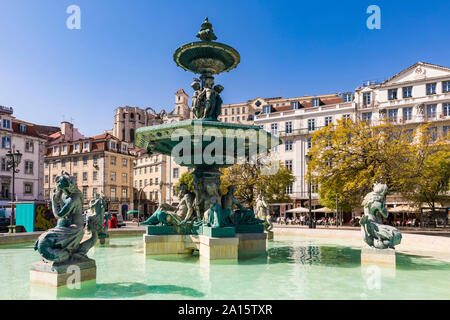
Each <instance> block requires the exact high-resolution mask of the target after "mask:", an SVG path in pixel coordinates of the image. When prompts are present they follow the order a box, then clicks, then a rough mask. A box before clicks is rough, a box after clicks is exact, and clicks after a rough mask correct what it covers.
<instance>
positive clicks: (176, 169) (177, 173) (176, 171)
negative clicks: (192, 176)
mask: <svg viewBox="0 0 450 320" xmlns="http://www.w3.org/2000/svg"><path fill="white" fill-rule="evenodd" d="M178 171H179V170H178V168H173V178H174V179H178V177H179V172H178Z"/></svg>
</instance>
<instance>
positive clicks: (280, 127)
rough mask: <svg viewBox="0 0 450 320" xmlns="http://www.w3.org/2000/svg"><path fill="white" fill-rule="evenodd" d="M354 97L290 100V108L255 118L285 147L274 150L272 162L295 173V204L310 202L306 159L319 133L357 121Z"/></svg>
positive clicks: (315, 196)
mask: <svg viewBox="0 0 450 320" xmlns="http://www.w3.org/2000/svg"><path fill="white" fill-rule="evenodd" d="M351 101H352V94H351V93H346V94H343V95H340V94H328V95H321V96H314V97H312V96H308V97H300V98H296V99H295V100H292V99H290V100H289V104H288V105H284V106H279V107H276V106H275V107H274V108H266V109H265V110H264V111H263V112H262V113H261V114H259V115H257V116H256V117H255V125H257V126H259V127H261V128H262V129H264V130H265V131H267V132H270V133H271V134H273V135H275V136H278V137H279V138H280V139H281V140H282V141H283V143H282V144H281V145H279V146H277V147H275V148H273V149H272V150H271V154H270V157H271V160H274V161H281V163H282V164H284V165H285V166H286V167H287V168H289V169H290V170H292V173H293V175H294V176H295V179H296V180H295V182H294V183H293V185H292V186H290V187H288V190H287V193H288V194H289V195H290V197H291V199H292V202H293V203H297V204H299V205H305V203H306V201H309V189H308V184H307V183H306V181H305V177H306V168H307V165H306V155H307V153H308V150H309V149H310V148H311V146H312V142H311V135H312V133H313V132H315V131H316V130H319V129H320V128H323V127H325V126H328V125H332V124H333V123H336V121H337V120H339V119H343V118H345V119H353V120H354V119H355V110H354V106H353V104H352V102H351ZM312 199H313V205H317V203H318V201H317V200H318V194H317V185H315V184H314V183H313V184H312Z"/></svg>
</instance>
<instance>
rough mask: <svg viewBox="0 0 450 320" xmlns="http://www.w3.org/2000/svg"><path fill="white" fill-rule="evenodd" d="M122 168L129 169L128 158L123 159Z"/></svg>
mask: <svg viewBox="0 0 450 320" xmlns="http://www.w3.org/2000/svg"><path fill="white" fill-rule="evenodd" d="M122 167H125V168H126V167H128V159H126V158H123V159H122Z"/></svg>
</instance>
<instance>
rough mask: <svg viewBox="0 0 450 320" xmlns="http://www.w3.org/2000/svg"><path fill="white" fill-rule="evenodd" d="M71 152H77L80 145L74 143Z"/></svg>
mask: <svg viewBox="0 0 450 320" xmlns="http://www.w3.org/2000/svg"><path fill="white" fill-rule="evenodd" d="M73 150H74V151H79V150H80V144H79V143H75V144H74V146H73Z"/></svg>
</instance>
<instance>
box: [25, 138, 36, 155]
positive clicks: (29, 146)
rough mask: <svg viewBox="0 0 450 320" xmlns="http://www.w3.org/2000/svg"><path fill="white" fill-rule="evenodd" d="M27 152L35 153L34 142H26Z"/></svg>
mask: <svg viewBox="0 0 450 320" xmlns="http://www.w3.org/2000/svg"><path fill="white" fill-rule="evenodd" d="M25 151H26V152H30V153H33V152H34V143H33V141H25Z"/></svg>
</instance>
